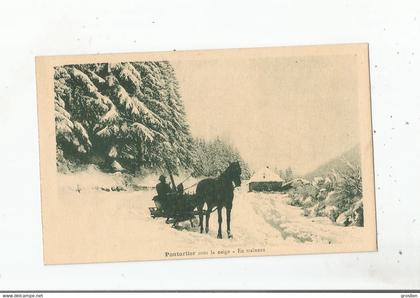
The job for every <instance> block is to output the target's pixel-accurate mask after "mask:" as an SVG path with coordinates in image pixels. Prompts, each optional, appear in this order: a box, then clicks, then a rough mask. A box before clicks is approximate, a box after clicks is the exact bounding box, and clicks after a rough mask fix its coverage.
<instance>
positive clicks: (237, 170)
mask: <svg viewBox="0 0 420 298" xmlns="http://www.w3.org/2000/svg"><path fill="white" fill-rule="evenodd" d="M226 171H227V172H228V173H229V177H230V178H231V179H232V181H233V183H234V184H235V187H239V186H241V174H242V170H241V165H240V164H239V161H234V162H230V163H229V167H228V168H227V170H226Z"/></svg>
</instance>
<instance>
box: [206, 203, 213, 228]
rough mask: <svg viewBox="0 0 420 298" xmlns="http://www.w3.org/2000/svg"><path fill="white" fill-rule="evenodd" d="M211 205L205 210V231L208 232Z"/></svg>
mask: <svg viewBox="0 0 420 298" xmlns="http://www.w3.org/2000/svg"><path fill="white" fill-rule="evenodd" d="M211 209H212V207H211V206H207V212H206V233H208V232H209V220H210V215H211Z"/></svg>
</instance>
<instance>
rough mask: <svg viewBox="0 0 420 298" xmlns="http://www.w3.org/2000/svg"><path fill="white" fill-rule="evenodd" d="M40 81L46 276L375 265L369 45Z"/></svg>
mask: <svg viewBox="0 0 420 298" xmlns="http://www.w3.org/2000/svg"><path fill="white" fill-rule="evenodd" d="M36 75H37V93H38V116H39V136H40V138H39V140H40V168H41V192H42V193H41V198H42V225H43V245H44V262H45V263H46V264H71V263H92V262H114V261H138V260H140V261H141V260H168V259H185V258H213V257H238V256H264V255H285V254H308V253H335V252H365V251H376V249H377V245H376V223H375V197H374V173H373V148H372V127H371V108H370V86H369V59H368V45H367V44H348V45H328V46H303V47H284V48H259V49H230V50H209V51H185V52H165V53H130V54H104V55H80V56H48V57H37V58H36Z"/></svg>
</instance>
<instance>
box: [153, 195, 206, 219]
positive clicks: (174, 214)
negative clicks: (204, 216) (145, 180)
mask: <svg viewBox="0 0 420 298" xmlns="http://www.w3.org/2000/svg"><path fill="white" fill-rule="evenodd" d="M166 200H167V201H166V203H165V204H159V203H157V202H156V197H155V198H154V201H155V204H156V207H149V211H150V216H151V217H152V218H159V217H163V218H166V223H172V224H173V225H176V224H177V223H179V222H183V221H190V223H191V224H192V220H193V219H194V218H195V216H196V215H199V214H200V213H199V211H198V210H196V201H195V195H194V194H184V193H183V194H179V193H169V194H167V199H166Z"/></svg>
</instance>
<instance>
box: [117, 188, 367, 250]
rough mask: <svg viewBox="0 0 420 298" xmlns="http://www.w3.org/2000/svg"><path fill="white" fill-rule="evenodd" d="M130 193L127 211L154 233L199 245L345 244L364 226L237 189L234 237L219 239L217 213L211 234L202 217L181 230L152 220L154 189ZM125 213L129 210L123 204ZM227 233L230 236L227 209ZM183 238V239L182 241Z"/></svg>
mask: <svg viewBox="0 0 420 298" xmlns="http://www.w3.org/2000/svg"><path fill="white" fill-rule="evenodd" d="M121 196H126V197H127V199H128V200H124V201H125V202H129V205H127V206H126V208H127V209H126V210H125V211H128V212H130V214H131V215H132V216H134V217H136V218H137V219H138V220H139V221H141V222H142V224H143V225H144V226H145V227H147V228H148V229H150V231H154V233H160V234H161V233H164V234H168V237H169V234H171V235H172V236H173V237H176V238H175V239H179V240H180V241H183V242H184V243H185V242H187V243H190V244H191V245H194V246H195V245H197V243H202V242H214V243H217V244H218V245H221V244H222V245H223V243H225V244H227V245H232V244H233V243H235V244H237V245H242V244H249V243H252V244H254V245H259V246H265V245H284V244H286V243H287V242H292V243H306V242H314V243H326V244H327V243H328V244H332V243H345V242H346V241H357V239H358V238H359V237H358V236H359V234H361V233H362V228H359V227H341V226H338V225H335V224H333V223H332V222H331V221H330V220H329V219H328V218H325V217H318V218H309V217H305V216H303V211H302V209H300V208H298V207H293V206H290V205H288V204H287V195H283V194H268V193H247V192H243V191H236V192H235V198H234V206H233V209H232V233H233V235H234V238H233V239H230V240H227V239H225V240H219V239H216V233H217V228H218V223H217V213H216V212H214V213H213V214H212V215H211V217H210V232H209V234H200V233H199V228H198V220H197V221H195V223H196V226H195V227H193V228H191V226H190V223H189V222H184V223H180V224H179V227H178V228H177V229H174V228H171V226H170V225H167V224H165V220H164V219H162V218H158V219H151V218H150V216H149V211H148V207H149V206H153V204H152V201H151V200H150V198H151V197H152V196H153V192H136V193H127V194H121ZM120 210H121V212H125V211H124V210H123V209H122V207H121V209H120ZM222 229H223V236H224V238H226V222H225V212H224V211H223V224H222ZM181 239H182V240H181Z"/></svg>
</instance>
